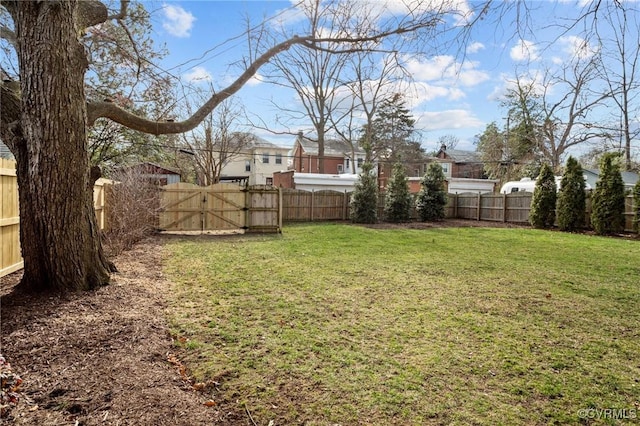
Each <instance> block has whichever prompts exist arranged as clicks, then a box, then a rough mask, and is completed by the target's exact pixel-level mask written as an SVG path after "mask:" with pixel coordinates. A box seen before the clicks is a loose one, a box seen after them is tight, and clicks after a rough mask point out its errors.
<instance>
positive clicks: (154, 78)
mask: <svg viewBox="0 0 640 426" xmlns="http://www.w3.org/2000/svg"><path fill="white" fill-rule="evenodd" d="M151 34H152V28H151V16H150V14H149V12H148V11H147V10H146V9H145V8H144V6H143V5H142V4H141V3H131V4H129V6H128V8H127V13H126V14H125V15H124V16H123V17H121V18H119V19H113V20H107V21H105V22H104V23H102V24H99V25H95V26H93V27H90V28H88V29H87V35H86V36H85V38H84V39H85V40H86V43H85V46H86V49H87V56H88V58H89V61H90V63H89V70H90V71H89V72H87V73H86V75H85V83H86V85H85V91H86V97H87V100H88V101H90V102H91V101H102V100H108V101H110V102H114V103H116V104H117V105H118V106H120V107H121V108H123V109H126V110H128V111H130V112H132V113H134V114H137V115H143V116H148V117H153V118H154V119H158V120H159V119H169V118H171V116H172V114H173V111H172V109H173V108H172V107H173V105H174V104H175V99H174V95H173V90H172V87H171V79H170V78H169V77H168V76H167V75H166V74H164V72H161V71H160V70H159V69H158V68H157V66H156V65H155V62H157V61H159V60H161V59H163V58H165V57H166V56H167V54H168V51H167V50H166V48H164V47H163V46H158V45H156V43H154V41H153V39H152V38H151ZM87 137H88V146H89V157H90V161H91V164H92V165H96V166H101V167H102V168H105V167H106V168H110V167H113V166H119V165H122V164H123V163H127V162H134V161H141V160H142V159H150V160H153V161H161V158H162V156H163V155H162V153H163V150H162V149H161V147H160V145H164V144H166V141H165V140H163V138H158V137H154V136H151V135H147V134H145V133H141V132H137V131H134V130H131V129H129V128H127V127H126V126H123V125H121V124H118V123H114V122H113V121H110V120H107V119H104V118H99V119H97V120H96V122H95V123H94V125H93V126H91V127H90V128H89V129H88V135H87Z"/></svg>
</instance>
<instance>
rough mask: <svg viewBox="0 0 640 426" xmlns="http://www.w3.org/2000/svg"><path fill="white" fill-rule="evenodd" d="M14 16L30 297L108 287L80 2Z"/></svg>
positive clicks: (22, 6)
mask: <svg viewBox="0 0 640 426" xmlns="http://www.w3.org/2000/svg"><path fill="white" fill-rule="evenodd" d="M14 7H15V9H14V10H13V12H14V13H13V15H14V22H15V28H16V33H17V36H18V37H17V38H18V40H19V44H18V46H17V52H18V60H19V65H20V75H21V104H20V121H19V123H20V129H19V130H20V131H19V132H17V135H18V136H16V137H15V138H14V140H12V141H11V142H10V143H11V148H12V151H13V152H14V155H15V156H16V161H17V165H18V170H17V172H18V173H17V174H18V188H19V197H20V218H21V219H20V220H21V222H20V243H21V246H22V256H23V258H24V276H23V279H22V282H21V283H20V286H21V287H23V288H25V289H27V290H29V291H33V292H36V291H37V292H43V291H54V292H68V291H77V290H88V289H93V288H96V287H99V286H101V285H104V284H107V283H108V282H109V271H110V269H111V266H112V265H111V264H110V263H109V262H108V261H107V259H106V258H105V256H104V254H103V251H102V246H101V242H100V235H99V234H100V231H99V229H98V226H97V221H96V217H95V212H94V208H93V193H92V190H93V179H92V177H91V175H90V168H89V160H88V155H87V138H86V126H87V110H86V104H85V95H84V73H85V71H86V69H87V65H88V62H87V59H86V53H85V51H84V48H83V46H82V44H81V43H80V42H79V40H78V37H79V36H80V34H81V32H82V28H78V27H77V26H76V24H75V18H76V16H75V14H76V7H77V3H76V2H27V1H25V2H18V3H17V5H16V6H14Z"/></svg>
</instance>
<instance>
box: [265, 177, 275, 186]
mask: <svg viewBox="0 0 640 426" xmlns="http://www.w3.org/2000/svg"><path fill="white" fill-rule="evenodd" d="M265 183H266V184H267V185H273V178H272V177H268V178H265Z"/></svg>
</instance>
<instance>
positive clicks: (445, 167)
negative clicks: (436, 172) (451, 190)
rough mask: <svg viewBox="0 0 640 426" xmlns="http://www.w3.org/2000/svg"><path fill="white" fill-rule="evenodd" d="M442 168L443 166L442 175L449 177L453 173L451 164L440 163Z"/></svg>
mask: <svg viewBox="0 0 640 426" xmlns="http://www.w3.org/2000/svg"><path fill="white" fill-rule="evenodd" d="M440 166H442V173H444V174H445V176H449V174H450V173H451V172H450V170H449V166H450V164H449V163H440Z"/></svg>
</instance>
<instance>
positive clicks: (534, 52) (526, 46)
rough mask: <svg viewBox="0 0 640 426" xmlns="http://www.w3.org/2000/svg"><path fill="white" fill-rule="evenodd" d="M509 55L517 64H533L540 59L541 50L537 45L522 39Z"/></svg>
mask: <svg viewBox="0 0 640 426" xmlns="http://www.w3.org/2000/svg"><path fill="white" fill-rule="evenodd" d="M509 54H510V56H511V59H513V60H514V61H516V62H525V61H527V62H531V61H536V60H538V59H539V58H540V53H539V49H538V47H537V46H536V45H535V43H534V42H532V41H528V40H522V39H520V41H518V43H517V44H516V45H515V46H513V47H512V48H511V51H510V52H509Z"/></svg>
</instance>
